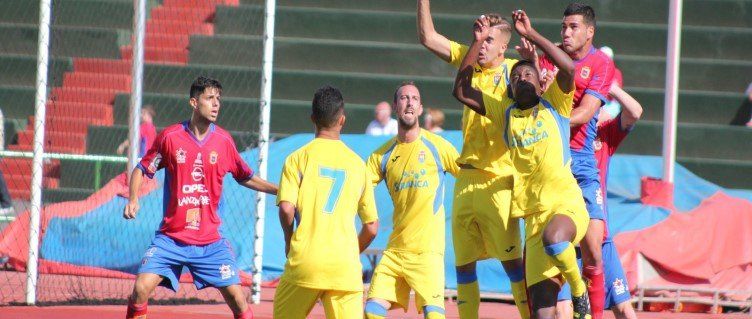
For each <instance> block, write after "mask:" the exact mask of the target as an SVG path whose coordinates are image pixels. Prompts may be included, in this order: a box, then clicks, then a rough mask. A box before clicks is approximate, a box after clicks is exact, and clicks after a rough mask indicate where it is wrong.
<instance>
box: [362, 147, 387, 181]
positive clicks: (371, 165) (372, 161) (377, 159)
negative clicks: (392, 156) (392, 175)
mask: <svg viewBox="0 0 752 319" xmlns="http://www.w3.org/2000/svg"><path fill="white" fill-rule="evenodd" d="M383 157H384V155H383V154H379V153H377V152H374V153H373V154H371V156H369V157H368V163H366V166H367V167H366V170H368V176H366V177H367V178H368V181H370V182H371V185H373V186H376V185H377V184H378V183H379V182H381V180H382V179H384V174H383V172H382V171H381V159H382V158H383Z"/></svg>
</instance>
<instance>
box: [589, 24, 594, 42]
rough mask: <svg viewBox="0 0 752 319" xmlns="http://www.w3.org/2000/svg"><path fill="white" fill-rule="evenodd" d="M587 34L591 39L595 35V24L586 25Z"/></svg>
mask: <svg viewBox="0 0 752 319" xmlns="http://www.w3.org/2000/svg"><path fill="white" fill-rule="evenodd" d="M587 36H588V39H591V40H592V39H593V37H594V36H595V26H594V25H589V26H588V27H587Z"/></svg>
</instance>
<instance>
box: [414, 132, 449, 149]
mask: <svg viewBox="0 0 752 319" xmlns="http://www.w3.org/2000/svg"><path fill="white" fill-rule="evenodd" d="M420 134H421V135H420V136H421V138H422V139H424V140H425V141H428V142H429V143H431V144H433V145H434V146H435V147H436V148H438V149H445V148H449V147H453V146H452V144H451V143H449V141H447V140H446V139H444V138H443V137H441V136H440V135H438V134H436V133H433V132H431V131H429V130H426V129H421V132H420Z"/></svg>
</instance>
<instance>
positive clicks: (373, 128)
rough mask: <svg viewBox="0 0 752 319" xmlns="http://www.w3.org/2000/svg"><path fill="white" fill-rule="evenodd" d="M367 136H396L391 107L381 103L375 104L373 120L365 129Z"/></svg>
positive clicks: (387, 103)
mask: <svg viewBox="0 0 752 319" xmlns="http://www.w3.org/2000/svg"><path fill="white" fill-rule="evenodd" d="M366 134H368V135H374V136H378V135H397V120H395V119H393V118H392V106H391V105H389V102H386V101H382V102H379V104H376V108H375V110H374V120H373V121H371V123H369V124H368V127H367V128H366Z"/></svg>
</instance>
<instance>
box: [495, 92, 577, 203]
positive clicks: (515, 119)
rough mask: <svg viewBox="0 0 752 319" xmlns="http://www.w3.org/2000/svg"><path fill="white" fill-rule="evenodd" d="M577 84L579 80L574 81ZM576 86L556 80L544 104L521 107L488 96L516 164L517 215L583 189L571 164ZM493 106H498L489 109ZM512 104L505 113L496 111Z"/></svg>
mask: <svg viewBox="0 0 752 319" xmlns="http://www.w3.org/2000/svg"><path fill="white" fill-rule="evenodd" d="M573 85H574V84H573ZM573 97H574V90H572V91H571V92H569V93H565V92H563V91H562V90H561V88H560V87H559V83H558V81H555V82H554V83H553V84H552V85H551V87H550V88H549V89H548V91H546V92H545V93H544V94H543V96H542V97H541V99H540V102H539V103H538V105H536V106H534V107H531V108H529V109H525V110H523V109H520V108H518V107H517V104H516V103H515V102H514V100H512V99H511V98H509V97H507V96H504V97H502V99H501V100H497V99H496V98H495V97H490V96H485V95H484V103H485V105H486V109H487V110H492V111H491V112H489V113H487V116H489V117H491V118H494V119H495V121H498V122H500V123H504V140H505V141H506V144H507V145H508V147H509V155H510V159H511V161H512V165H514V170H515V173H514V175H513V176H514V189H513V196H512V216H513V217H520V216H525V215H528V214H533V213H538V212H542V211H548V210H551V209H554V208H556V207H557V206H559V205H562V204H564V203H569V201H570V200H572V199H577V200H580V201H581V200H582V193H581V191H580V188H579V186H577V181H576V180H575V178H574V176H573V175H572V170H571V168H570V162H571V155H570V152H569V134H570V133H569V132H570V130H569V117H570V114H571V112H572V99H573ZM490 105H496V107H492V108H489V106H490ZM500 105H503V106H504V108H506V111H505V112H504V113H501V112H498V111H496V110H500V109H502V108H501V107H499V106H500Z"/></svg>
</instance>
